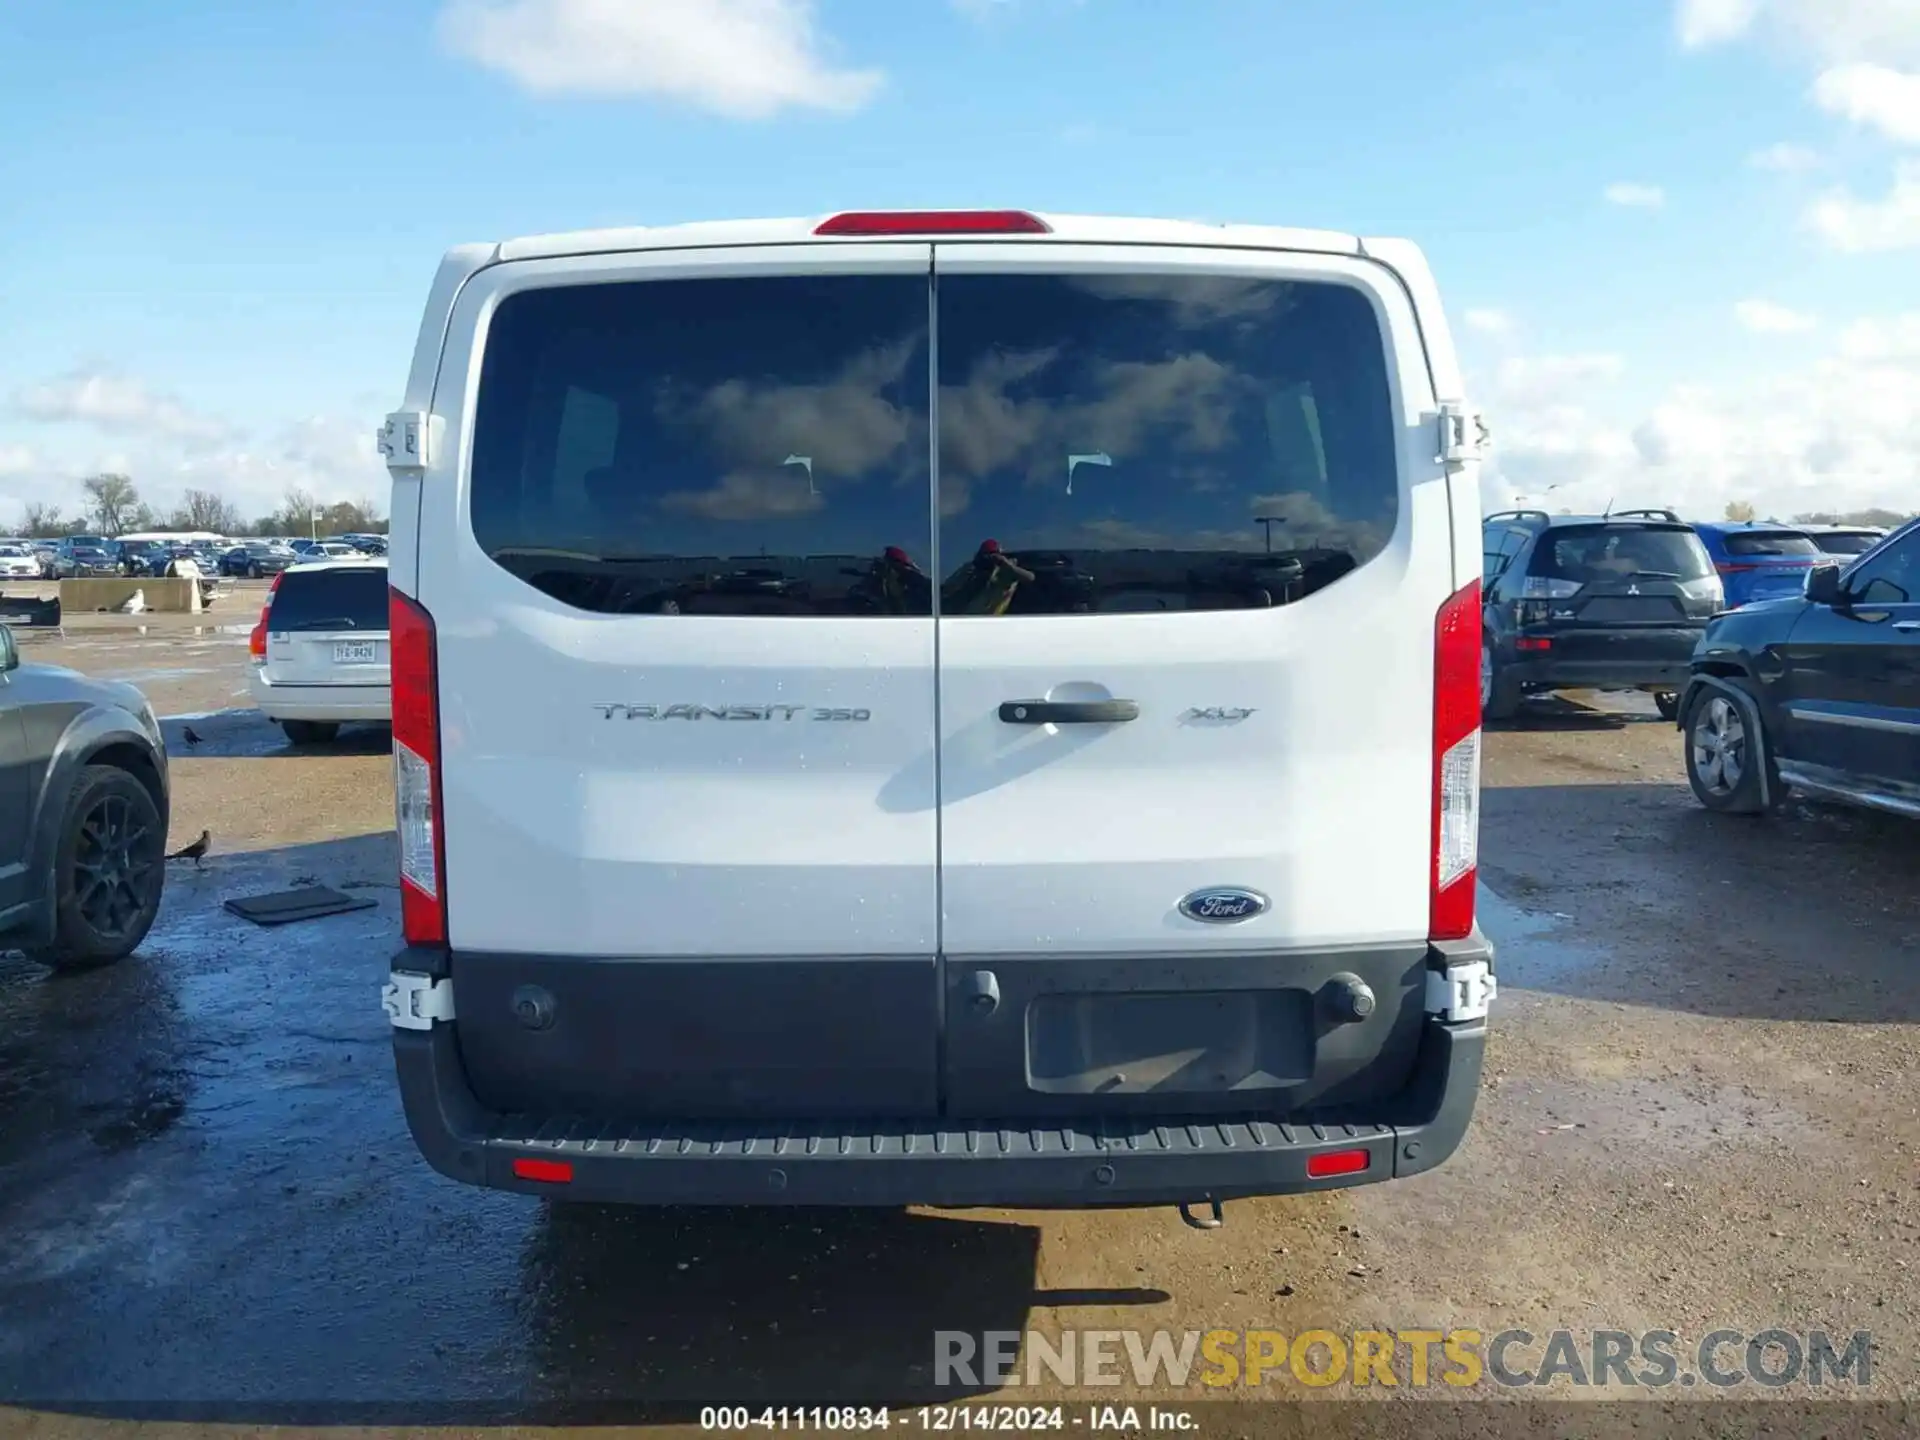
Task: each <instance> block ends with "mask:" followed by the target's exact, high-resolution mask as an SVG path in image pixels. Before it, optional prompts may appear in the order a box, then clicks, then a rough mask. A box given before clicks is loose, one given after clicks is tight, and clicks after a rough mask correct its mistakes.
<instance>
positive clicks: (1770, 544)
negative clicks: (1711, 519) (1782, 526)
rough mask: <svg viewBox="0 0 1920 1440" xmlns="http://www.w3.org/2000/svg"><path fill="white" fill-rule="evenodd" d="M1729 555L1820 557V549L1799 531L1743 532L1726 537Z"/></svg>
mask: <svg viewBox="0 0 1920 1440" xmlns="http://www.w3.org/2000/svg"><path fill="white" fill-rule="evenodd" d="M1726 543H1727V554H1729V555H1750V556H1758V557H1761V558H1764V557H1766V556H1769V555H1779V556H1794V555H1818V554H1819V553H1820V547H1819V546H1818V545H1816V544H1814V543H1813V541H1812V540H1811V539H1810V538H1808V537H1807V536H1805V535H1802V534H1801V533H1800V532H1799V531H1797V530H1743V531H1741V532H1740V533H1739V534H1737V535H1728V536H1727V537H1726Z"/></svg>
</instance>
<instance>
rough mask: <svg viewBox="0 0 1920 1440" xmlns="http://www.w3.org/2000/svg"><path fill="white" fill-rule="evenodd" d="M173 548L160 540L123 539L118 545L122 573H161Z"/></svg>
mask: <svg viewBox="0 0 1920 1440" xmlns="http://www.w3.org/2000/svg"><path fill="white" fill-rule="evenodd" d="M171 553H172V551H171V548H170V547H169V546H167V545H165V544H163V543H162V542H160V541H158V540H123V541H122V542H121V543H120V545H119V547H118V555H119V561H120V573H121V574H122V575H160V574H162V573H164V572H165V570H166V568H167V559H168V557H169V556H170V555H171Z"/></svg>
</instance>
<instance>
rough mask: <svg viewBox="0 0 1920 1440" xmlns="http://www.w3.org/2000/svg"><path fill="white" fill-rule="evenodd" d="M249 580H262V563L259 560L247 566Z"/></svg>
mask: <svg viewBox="0 0 1920 1440" xmlns="http://www.w3.org/2000/svg"><path fill="white" fill-rule="evenodd" d="M247 578H248V579H249V580H258V579H259V578H260V563H259V562H258V561H257V560H256V561H254V562H253V563H251V564H249V565H248V566H247Z"/></svg>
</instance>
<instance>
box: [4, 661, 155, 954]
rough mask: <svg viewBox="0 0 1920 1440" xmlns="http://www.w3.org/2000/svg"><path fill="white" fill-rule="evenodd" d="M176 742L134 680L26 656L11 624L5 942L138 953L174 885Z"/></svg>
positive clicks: (42, 950)
mask: <svg viewBox="0 0 1920 1440" xmlns="http://www.w3.org/2000/svg"><path fill="white" fill-rule="evenodd" d="M168 813H169V801H168V783H167V749H166V745H165V743H164V742H163V741H162V739H161V738H160V722H159V721H158V720H157V719H156V718H155V717H154V713H153V707H152V706H151V705H150V704H148V703H147V699H146V697H145V696H143V695H142V694H141V693H140V692H139V691H138V690H137V689H135V688H134V687H133V686H131V685H126V684H122V683H119V682H117V681H111V680H95V679H92V678H90V677H88V676H85V675H80V674H76V673H75V672H74V671H72V670H64V669H61V668H60V667H58V666H54V665H34V664H23V663H22V662H21V659H20V652H19V649H18V647H17V646H16V645H15V643H14V638H13V631H12V630H11V629H9V628H8V627H6V626H4V625H0V949H18V950H24V951H26V952H27V954H28V955H29V956H31V957H32V958H34V959H36V960H40V961H42V962H44V963H46V964H50V965H54V966H59V967H63V968H67V967H79V966H85V965H97V964H101V963H104V962H107V961H111V960H118V959H120V958H121V957H122V956H125V955H128V954H131V953H132V952H133V951H134V949H136V948H137V947H138V946H139V944H140V942H141V941H142V940H144V939H145V938H146V935H147V931H148V930H149V929H151V928H152V926H153V920H154V916H155V915H157V914H158V913H159V910H160V896H161V892H162V889H163V887H164V885H165V883H166V874H165V871H166V865H165V855H166V841H167V820H168Z"/></svg>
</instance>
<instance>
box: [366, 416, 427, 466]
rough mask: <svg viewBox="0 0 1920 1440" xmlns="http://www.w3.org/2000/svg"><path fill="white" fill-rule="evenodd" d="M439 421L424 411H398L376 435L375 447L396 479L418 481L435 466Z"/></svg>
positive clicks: (384, 423)
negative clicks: (407, 478)
mask: <svg viewBox="0 0 1920 1440" xmlns="http://www.w3.org/2000/svg"><path fill="white" fill-rule="evenodd" d="M439 430H440V425H439V421H438V417H436V416H433V415H429V414H428V413H427V412H426V411H424V410H396V411H394V412H393V413H392V414H391V415H389V416H387V418H386V420H385V421H384V422H383V423H382V424H381V426H380V428H379V430H377V431H375V432H374V444H375V445H377V446H378V447H379V449H380V457H381V458H382V459H383V460H385V461H386V462H387V469H388V471H390V472H391V473H392V474H393V476H394V477H395V478H396V479H398V478H400V477H403V476H404V477H417V476H419V475H421V474H422V473H424V472H425V470H426V468H427V466H428V465H430V464H432V463H433V449H434V446H433V441H434V437H435V436H436V435H437V434H438V433H439Z"/></svg>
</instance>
